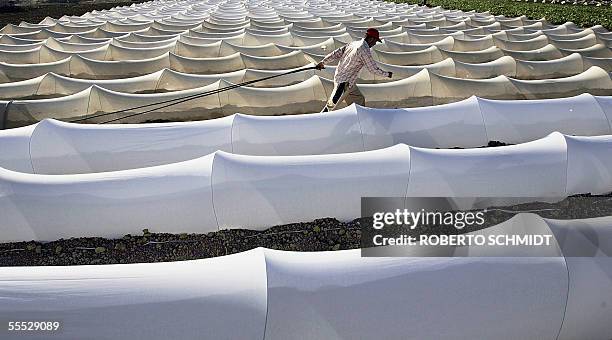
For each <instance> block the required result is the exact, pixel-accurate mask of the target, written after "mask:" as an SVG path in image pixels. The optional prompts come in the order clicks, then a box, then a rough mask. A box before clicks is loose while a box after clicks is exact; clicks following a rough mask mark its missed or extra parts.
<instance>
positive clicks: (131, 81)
mask: <svg viewBox="0 0 612 340" xmlns="http://www.w3.org/2000/svg"><path fill="white" fill-rule="evenodd" d="M298 54H299V53H297V52H296V53H291V54H289V55H287V56H286V57H283V60H285V62H282V60H281V61H280V63H281V64H284V65H286V66H296V67H297V68H299V67H308V66H312V65H314V64H312V63H306V64H304V63H303V61H304V60H302V59H301V57H300V56H299V55H298ZM259 59H260V60H263V61H264V62H262V63H251V62H253V61H254V59H251V58H247V60H248V61H249V62H248V63H247V64H248V66H249V67H247V64H244V65H238V66H240V67H238V66H237V65H234V63H233V62H231V61H228V62H227V63H225V62H223V63H222V62H221V61H215V62H214V63H217V62H218V63H220V65H221V67H219V68H216V67H215V68H214V69H215V70H216V71H223V69H224V68H226V70H230V72H226V73H218V74H192V73H183V72H178V71H175V70H173V69H169V68H164V69H162V70H160V71H156V72H153V73H149V74H146V75H142V76H136V77H131V78H117V79H106V80H98V79H79V78H76V77H73V76H74V74H70V73H71V72H72V70H75V69H79V68H80V67H78V66H75V67H71V66H70V65H64V66H65V67H63V66H61V64H57V65H56V66H60V67H59V69H58V71H59V72H60V73H55V72H50V73H45V74H43V75H41V76H38V77H35V78H32V79H28V80H22V81H14V82H7V83H0V99H5V100H8V99H12V100H15V99H19V98H22V99H26V98H27V97H34V96H45V97H61V96H65V95H69V94H74V93H76V92H79V91H83V90H85V89H87V88H88V87H89V86H92V85H97V86H99V87H102V88H105V89H107V90H111V91H118V92H126V93H135V92H161V91H178V90H186V89H192V88H196V87H201V86H204V85H209V84H212V83H214V82H215V81H217V80H219V79H224V80H226V81H228V82H230V83H241V82H245V81H251V80H255V79H261V78H264V77H267V76H271V75H276V74H281V73H286V72H287V71H290V70H293V69H291V68H290V69H282V70H271V68H275V67H272V65H276V63H275V62H274V60H275V59H270V58H259ZM222 60H225V59H222ZM240 60H241V61H242V59H240ZM610 60H611V61H612V59H610ZM71 61H73V62H74V63H80V62H83V63H84V64H83V65H81V66H84V67H83V69H88V70H98V71H99V70H100V68H97V67H94V66H95V64H96V63H95V62H94V65H88V63H90V62H91V61H88V60H84V59H82V58H80V59H79V58H76V59H72V57H71ZM378 64H379V67H381V68H383V69H385V70H389V71H392V72H393V77H392V78H386V77H381V76H378V75H374V74H372V73H370V72H368V71H367V70H362V71H361V72H360V74H359V77H358V83H360V84H364V83H386V82H391V81H395V80H398V79H404V78H408V77H411V76H414V75H415V74H417V73H419V72H420V71H421V70H423V69H427V70H429V71H431V72H433V73H436V74H438V75H442V76H447V77H454V78H465V79H484V78H493V77H497V76H501V75H503V76H507V77H512V78H518V79H546V78H560V77H569V76H574V75H577V74H580V73H582V72H584V71H586V70H588V69H589V68H590V67H591V66H597V65H595V64H594V63H593V62H592V59H589V58H585V57H581V56H580V54H578V53H574V54H571V55H569V56H567V57H562V58H559V59H554V60H549V61H524V60H516V59H514V58H512V57H509V56H504V57H500V58H498V59H495V60H493V61H491V62H486V63H481V64H471V63H463V62H460V61H456V60H454V59H452V58H446V59H444V60H442V61H440V62H436V63H433V64H427V65H420V66H397V65H390V64H385V63H378ZM85 65H86V66H85ZM175 66H176V65H175ZM250 66H253V68H251V67H250ZM601 66H604V68H603V69H604V70H606V69H607V68H608V67H612V64H610V65H601ZM123 67H125V66H123ZM1 68H2V67H1V66H0V69H1ZM119 69H120V68H118V67H112V68H109V69H108V70H107V72H109V73H118V72H119ZM232 69H237V70H236V71H231V70H232ZM294 69H295V68H294ZM610 70H612V68H610ZM334 71H335V67H334V66H327V67H326V68H325V69H324V70H322V71H321V72H315V71H314V70H308V71H303V72H300V73H294V74H291V75H286V76H282V77H279V78H274V79H273V80H267V81H262V82H257V83H254V84H252V85H250V86H253V87H281V86H288V85H292V84H295V83H298V82H301V81H305V80H307V79H308V78H310V77H312V76H314V75H315V74H316V75H319V76H320V77H323V78H326V79H330V80H333V76H334ZM0 72H1V71H0ZM20 74H21V76H23V73H20Z"/></svg>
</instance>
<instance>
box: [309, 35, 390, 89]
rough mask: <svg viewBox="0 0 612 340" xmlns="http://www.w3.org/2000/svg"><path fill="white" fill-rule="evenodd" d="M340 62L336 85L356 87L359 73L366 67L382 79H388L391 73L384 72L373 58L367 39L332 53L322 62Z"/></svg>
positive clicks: (336, 74) (335, 78) (335, 76)
mask: <svg viewBox="0 0 612 340" xmlns="http://www.w3.org/2000/svg"><path fill="white" fill-rule="evenodd" d="M336 60H340V62H338V66H337V67H336V73H335V74H334V81H335V82H336V83H343V82H348V83H349V86H353V85H355V83H356V82H357V75H358V74H359V71H361V69H362V68H363V67H364V66H365V67H366V68H367V69H368V71H370V72H372V73H374V74H378V75H379V76H381V77H386V76H388V75H389V72H386V71H383V70H382V69H381V68H380V67H378V65H376V62H375V61H374V58H372V54H371V53H370V47H369V46H368V43H367V42H366V41H365V39H361V40H357V41H354V42H352V43H350V44H347V45H344V46H342V47H340V48H338V49H336V50H335V51H333V52H332V53H330V54H328V55H327V56H325V58H323V60H322V61H321V62H322V63H323V64H328V63H331V62H334V61H336Z"/></svg>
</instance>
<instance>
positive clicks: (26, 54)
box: [0, 29, 612, 65]
mask: <svg viewBox="0 0 612 340" xmlns="http://www.w3.org/2000/svg"><path fill="white" fill-rule="evenodd" d="M588 31H591V33H588ZM582 32H585V33H587V35H584V36H581V37H578V38H575V39H573V40H568V39H563V40H557V41H555V40H552V38H549V37H548V36H546V35H545V34H541V35H537V36H536V37H535V38H531V39H528V40H514V41H513V40H507V39H504V38H501V37H506V36H508V35H509V34H508V33H507V32H506V31H500V32H499V33H495V34H494V35H491V34H489V35H485V36H483V37H479V38H476V39H472V40H461V39H460V38H456V37H457V36H458V35H459V34H451V35H446V34H442V35H415V34H408V33H405V34H403V35H397V36H393V37H386V38H384V39H385V42H386V43H385V44H382V45H380V46H379V47H377V48H376V49H375V50H374V51H375V54H377V56H378V59H379V60H380V61H387V62H389V57H388V56H386V53H385V52H387V53H391V52H396V53H397V52H403V53H404V54H403V55H400V56H401V57H403V59H398V56H396V58H395V60H396V61H395V62H393V64H399V65H403V64H407V63H408V64H412V65H414V64H419V63H423V61H421V59H423V58H422V57H421V58H419V56H420V55H421V54H423V53H424V52H423V51H422V50H424V49H426V46H425V45H427V44H431V45H430V46H435V47H437V48H439V49H440V50H441V52H438V54H444V53H446V54H448V53H453V52H457V53H463V54H464V55H468V54H467V52H473V53H479V52H482V53H484V52H489V53H492V51H496V53H497V54H498V55H499V54H502V55H503V54H504V52H506V51H507V52H506V53H508V54H511V53H513V52H514V53H520V52H529V51H534V50H538V49H542V48H544V47H547V46H548V48H549V49H554V50H556V53H557V55H558V54H566V55H567V54H571V53H574V52H579V53H584V55H585V56H589V57H599V58H610V57H612V51H611V50H610V48H609V46H607V45H608V44H612V42H608V41H601V40H599V38H598V36H597V35H596V34H595V33H594V32H593V31H592V29H587V30H584V31H579V32H578V33H575V34H580V35H582V34H585V33H582ZM528 36H531V35H528ZM572 36H573V35H572ZM75 37H77V38H76V39H73V40H72V41H71V38H64V39H61V40H60V39H55V38H48V39H45V40H44V41H42V42H39V43H29V44H15V45H11V44H2V45H0V61H2V62H5V63H11V64H36V63H52V62H58V61H60V60H62V59H65V58H67V57H70V56H72V55H80V56H82V57H86V58H89V59H96V60H105V61H120V60H142V59H149V58H154V57H158V56H160V55H162V54H164V53H167V52H172V53H174V54H176V55H178V56H183V57H192V58H216V57H224V56H229V55H231V54H232V53H235V52H240V51H252V53H257V52H260V51H258V50H261V48H262V46H266V45H269V44H275V45H277V49H276V50H274V49H271V48H268V51H266V52H268V53H270V54H272V55H279V54H281V53H282V52H283V51H285V53H286V50H287V49H291V48H292V47H293V49H296V48H299V49H300V50H304V51H305V52H310V53H312V54H314V55H324V54H325V52H326V51H325V50H323V49H322V47H323V46H326V47H329V46H328V45H322V44H323V43H324V42H325V41H326V40H328V39H335V40H337V41H341V42H344V43H346V42H348V41H352V40H354V39H360V38H361V37H362V34H359V35H357V36H351V35H349V34H347V33H345V34H339V35H331V34H329V33H325V32H320V33H319V36H318V37H307V36H306V37H302V36H299V35H297V34H292V33H290V32H287V33H285V34H283V35H263V36H262V37H257V38H254V37H252V36H250V35H249V33H240V34H238V35H236V36H228V37H226V38H214V39H212V38H201V37H197V36H190V35H181V36H176V37H170V38H169V37H167V36H161V37H159V38H158V39H160V40H159V41H149V42H132V41H124V40H121V39H120V38H113V39H112V40H111V39H106V40H107V41H104V40H103V41H101V42H90V43H78V42H74V40H77V41H78V40H81V41H86V40H88V39H89V38H79V37H78V36H75ZM133 37H137V36H135V35H134V36H133ZM332 37H333V38H332ZM11 38H12V39H11ZM161 38H163V40H162V39H161ZM455 38H456V39H455ZM3 40H4V41H11V42H18V40H17V39H15V38H13V37H9V38H6V39H2V38H0V43H1V42H2V41H3ZM62 40H66V41H62ZM23 41H26V40H23ZM221 41H223V42H225V43H228V44H231V45H234V46H236V47H235V48H230V47H228V46H225V47H226V49H225V50H221V49H219V47H218V46H215V45H216V44H218V43H220V42H221ZM312 45H321V46H314V47H315V48H313V46H312ZM418 45H423V46H418ZM455 45H456V46H457V48H456V49H454V47H455ZM316 47H318V48H316ZM232 50H233V51H232ZM549 54H550V53H549ZM408 57H416V58H417V59H416V60H414V61H413V60H410V59H409V58H408ZM544 57H545V56H543V55H540V58H544ZM483 58H486V57H481V58H480V59H483ZM489 58H490V57H489ZM473 60H476V59H473Z"/></svg>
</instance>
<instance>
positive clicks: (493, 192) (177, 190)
mask: <svg viewBox="0 0 612 340" xmlns="http://www.w3.org/2000/svg"><path fill="white" fill-rule="evenodd" d="M610 149H612V139H611V138H609V136H608V137H581V138H579V139H576V138H573V137H566V136H564V135H562V134H560V133H553V134H551V135H549V136H547V137H545V138H542V139H540V140H537V141H533V142H528V143H524V144H519V145H514V146H505V147H498V148H486V149H468V150H435V149H423V148H415V147H408V146H406V145H404V144H400V145H396V146H393V147H390V148H386V149H380V150H375V151H366V152H360V153H344V154H330V155H311V156H246V155H237V154H231V153H227V152H223V151H216V152H215V153H213V154H210V155H208V156H204V157H202V158H197V159H194V160H191V161H186V162H180V163H173V164H169V165H162V166H157V167H150V168H139V169H133V170H124V171H118V172H104V173H97V174H81V175H33V174H24V173H18V172H12V171H9V170H4V169H2V170H1V173H0V208H1V209H2V211H3V219H2V221H0V230H1V231H2V233H1V234H0V235H1V237H2V239H1V241H15V240H20V241H22V240H30V239H34V240H54V239H58V238H66V237H71V236H103V237H119V236H122V235H123V234H126V233H134V232H138V231H139V230H141V229H142V228H143V226H147V227H148V228H149V229H150V230H152V231H156V232H176V233H180V232H208V231H211V230H217V229H218V228H222V229H226V228H242V227H247V228H255V229H261V228H265V227H269V226H271V225H277V224H285V223H294V222H302V221H310V220H314V219H317V218H320V217H322V216H328V217H335V218H338V219H341V220H350V219H353V218H357V217H359V216H360V207H361V204H360V198H361V197H404V196H416V197H422V196H443V197H562V196H567V195H572V194H579V193H589V192H591V193H602V192H610V191H612V176H610V174H611V173H612V169H611V168H610V167H611V166H612V163H611V162H610V161H609V160H608V158H609V157H608V156H609V152H610ZM79 161H81V160H80V159H74V160H73V163H76V164H78V162H79ZM40 164H41V165H44V163H40ZM47 164H51V165H53V163H47ZM238 197H239V198H240V199H239V200H237V198H238ZM179 217H180V218H179ZM179 221H180V222H179Z"/></svg>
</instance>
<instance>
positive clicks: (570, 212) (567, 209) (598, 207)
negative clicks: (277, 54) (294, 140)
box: [0, 194, 612, 266]
mask: <svg viewBox="0 0 612 340" xmlns="http://www.w3.org/2000/svg"><path fill="white" fill-rule="evenodd" d="M610 197H612V195H610V194H609V195H605V196H596V197H590V195H581V196H579V197H573V198H571V202H570V201H569V199H566V200H564V201H563V202H561V203H558V204H557V205H553V204H547V203H530V204H521V205H515V206H512V207H505V209H508V210H512V211H526V210H534V209H538V210H542V209H544V210H543V211H541V212H540V214H541V215H542V216H544V217H548V218H559V219H569V218H587V217H597V216H610V215H612V204H611V202H612V200H611V199H610ZM568 202H570V203H568ZM559 208H560V209H559ZM549 209H550V210H549ZM512 215H513V214H512V213H508V212H505V211H499V210H497V211H491V212H489V213H488V214H487V218H486V220H487V221H488V223H487V224H485V225H484V226H483V227H486V226H490V225H495V224H497V223H500V222H503V221H505V220H507V219H508V218H510V217H511V216H512ZM366 223H368V221H367V220H365V219H361V220H354V221H351V222H340V221H338V220H336V219H332V218H324V219H318V220H314V221H312V222H307V223H293V224H287V225H282V226H275V227H272V228H269V229H267V230H265V231H253V230H245V229H232V230H222V231H218V232H210V233H207V234H165V233H150V232H149V231H148V230H146V229H145V230H143V233H142V234H140V235H125V236H124V237H123V238H121V239H104V238H92V237H89V238H70V239H60V240H57V241H53V242H48V243H41V242H34V241H30V242H14V243H3V244H0V266H43V265H44V266H49V265H51V266H60V265H86V264H114V263H142V262H167V261H183V260H193V259H202V258H209V257H216V256H222V255H228V254H233V253H238V252H243V251H246V250H249V249H253V248H257V247H266V248H271V249H279V250H291V251H326V250H341V249H355V248H360V246H361V244H362V243H361V242H362V230H361V226H362V225H367V224H366ZM365 230H366V231H369V229H365ZM473 230H475V229H467V228H466V229H463V230H462V231H461V232H469V231H473ZM424 231H425V232H426V233H438V234H439V233H457V231H456V230H454V229H453V230H450V229H448V228H447V229H436V230H434V229H430V230H424ZM368 236H369V232H366V233H365V234H364V239H366V238H367V237H368Z"/></svg>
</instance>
